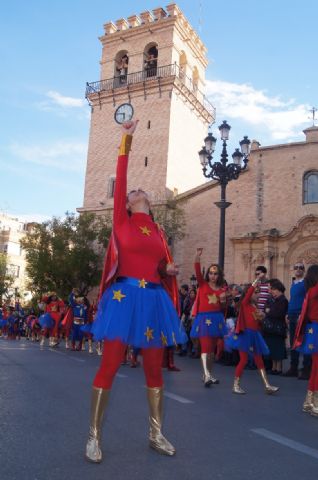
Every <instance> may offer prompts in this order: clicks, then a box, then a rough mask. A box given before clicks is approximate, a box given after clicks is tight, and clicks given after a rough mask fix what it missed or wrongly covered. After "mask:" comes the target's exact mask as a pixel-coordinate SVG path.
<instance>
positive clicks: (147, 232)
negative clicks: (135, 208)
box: [139, 226, 151, 237]
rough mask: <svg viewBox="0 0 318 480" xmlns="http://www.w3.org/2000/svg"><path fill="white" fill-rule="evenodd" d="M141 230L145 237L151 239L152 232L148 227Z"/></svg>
mask: <svg viewBox="0 0 318 480" xmlns="http://www.w3.org/2000/svg"><path fill="white" fill-rule="evenodd" d="M139 228H140V230H141V233H143V234H144V235H147V237H150V234H151V230H149V228H148V227H147V226H144V227H139Z"/></svg>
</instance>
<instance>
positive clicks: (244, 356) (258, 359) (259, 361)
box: [235, 350, 264, 377]
mask: <svg viewBox="0 0 318 480" xmlns="http://www.w3.org/2000/svg"><path fill="white" fill-rule="evenodd" d="M239 353H240V361H239V363H238V364H237V366H236V368H235V376H236V377H241V376H242V374H243V370H244V367H245V365H246V364H247V362H248V353H247V352H242V351H241V350H240V351H239ZM253 357H254V362H255V365H256V366H257V368H258V369H259V370H261V369H263V368H264V362H263V358H262V355H256V353H254V355H253Z"/></svg>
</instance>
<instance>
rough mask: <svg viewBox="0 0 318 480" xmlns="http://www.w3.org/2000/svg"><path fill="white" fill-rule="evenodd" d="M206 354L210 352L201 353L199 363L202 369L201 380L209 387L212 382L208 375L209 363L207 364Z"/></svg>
mask: <svg viewBox="0 0 318 480" xmlns="http://www.w3.org/2000/svg"><path fill="white" fill-rule="evenodd" d="M208 355H210V354H208V353H201V364H202V370H203V376H202V380H203V383H204V386H205V387H209V386H210V385H212V383H213V382H212V378H211V375H210V370H209V365H208V364H209V360H208Z"/></svg>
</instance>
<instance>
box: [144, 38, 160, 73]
mask: <svg viewBox="0 0 318 480" xmlns="http://www.w3.org/2000/svg"><path fill="white" fill-rule="evenodd" d="M157 68H158V44H157V43H154V42H152V43H149V44H148V45H146V47H145V49H144V65H143V70H144V72H145V74H146V77H155V76H156V75H157Z"/></svg>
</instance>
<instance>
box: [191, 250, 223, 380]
mask: <svg viewBox="0 0 318 480" xmlns="http://www.w3.org/2000/svg"><path fill="white" fill-rule="evenodd" d="M202 251H203V249H202V248H197V253H196V256H195V263H194V268H195V274H196V277H197V282H198V285H199V288H198V293H197V298H196V301H195V305H194V308H193V313H194V314H195V315H196V316H195V319H194V322H193V325H192V329H191V333H190V336H191V337H192V338H199V340H200V345H201V363H202V369H203V382H204V386H205V387H209V386H210V385H212V384H217V383H219V380H218V379H217V378H214V377H213V375H212V366H213V356H214V352H215V349H216V346H217V340H218V339H219V338H223V337H224V335H226V333H227V329H226V325H225V320H224V313H223V312H224V309H225V307H226V293H225V292H226V289H225V287H224V278H223V272H222V270H221V268H220V266H219V265H217V264H215V263H212V265H210V266H209V268H208V270H207V273H206V276H205V279H204V278H203V275H202V273H201V264H200V259H201V255H202Z"/></svg>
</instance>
